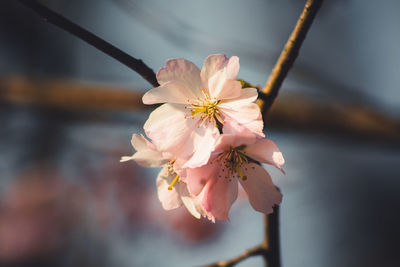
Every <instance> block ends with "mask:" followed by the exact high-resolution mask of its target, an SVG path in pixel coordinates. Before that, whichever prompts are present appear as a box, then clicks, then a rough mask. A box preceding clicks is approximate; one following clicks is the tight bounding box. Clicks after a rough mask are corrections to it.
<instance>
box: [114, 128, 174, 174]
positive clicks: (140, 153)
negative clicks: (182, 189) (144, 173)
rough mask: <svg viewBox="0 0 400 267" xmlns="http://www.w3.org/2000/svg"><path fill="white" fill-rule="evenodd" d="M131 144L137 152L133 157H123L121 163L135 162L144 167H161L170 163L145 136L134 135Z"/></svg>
mask: <svg viewBox="0 0 400 267" xmlns="http://www.w3.org/2000/svg"><path fill="white" fill-rule="evenodd" d="M131 143H132V146H133V148H134V149H135V150H136V152H135V153H134V154H133V155H132V156H124V157H122V158H121V160H120V161H121V162H125V161H128V160H134V161H136V163H137V164H139V165H141V166H144V167H159V166H162V165H164V164H165V163H167V162H168V161H169V159H167V158H165V157H164V156H163V155H162V153H161V152H160V151H158V150H156V148H155V146H154V145H153V144H152V143H150V142H149V141H147V140H146V138H144V137H143V136H140V135H137V134H133V135H132V140H131Z"/></svg>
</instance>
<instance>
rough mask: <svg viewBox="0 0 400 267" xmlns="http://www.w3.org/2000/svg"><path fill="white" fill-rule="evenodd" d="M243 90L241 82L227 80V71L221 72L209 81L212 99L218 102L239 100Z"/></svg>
mask: <svg viewBox="0 0 400 267" xmlns="http://www.w3.org/2000/svg"><path fill="white" fill-rule="evenodd" d="M241 90H242V84H241V83H240V82H239V81H237V80H231V79H227V78H226V69H224V70H220V71H219V72H217V73H216V74H215V75H214V76H212V77H211V79H210V80H209V81H208V91H209V93H210V97H211V98H215V99H218V100H223V99H235V98H238V97H239V96H240V94H241Z"/></svg>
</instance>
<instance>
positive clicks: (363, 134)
mask: <svg viewBox="0 0 400 267" xmlns="http://www.w3.org/2000/svg"><path fill="white" fill-rule="evenodd" d="M141 97H142V93H141V92H137V91H134V90H132V89H127V88H117V87H115V86H105V85H97V84H90V83H79V82H73V81H65V80H55V79H33V78H28V77H21V76H19V77H18V76H14V77H7V78H0V101H3V102H5V103H8V104H30V105H35V106H39V107H51V108H63V109H67V110H72V111H73V110H77V109H80V110H89V111H90V110H99V111H134V110H143V109H145V108H152V107H151V106H148V105H144V104H143V103H142V101H141ZM267 116H268V118H267V119H268V122H269V124H270V127H275V128H281V129H294V130H296V131H305V132H324V133H329V134H335V135H341V136H344V137H356V138H357V139H358V140H360V139H364V140H369V141H371V140H372V141H380V142H382V141H383V142H391V143H399V142H400V135H399V132H400V120H399V118H391V117H389V116H387V115H385V114H383V113H381V112H378V111H377V110H375V109H373V108H372V107H368V106H365V105H361V104H357V103H351V102H340V101H337V100H329V99H326V100H321V99H320V98H315V99H314V98H312V97H310V96H305V95H298V94H293V93H284V94H282V95H281V96H280V98H279V101H278V102H276V103H275V104H274V105H273V107H272V108H271V109H270V111H269V112H268V114H267ZM326 118H329V119H326Z"/></svg>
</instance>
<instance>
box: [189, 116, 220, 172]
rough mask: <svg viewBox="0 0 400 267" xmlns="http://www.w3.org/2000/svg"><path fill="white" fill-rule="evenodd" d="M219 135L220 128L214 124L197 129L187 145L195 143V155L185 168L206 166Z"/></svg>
mask: <svg viewBox="0 0 400 267" xmlns="http://www.w3.org/2000/svg"><path fill="white" fill-rule="evenodd" d="M219 135H220V134H219V131H218V128H217V127H215V125H214V124H212V123H208V124H207V125H203V126H201V127H199V128H195V129H194V131H193V132H192V135H191V137H190V139H189V140H187V144H188V143H191V142H193V149H194V153H193V155H192V156H191V157H190V159H189V160H188V161H187V162H186V163H185V164H184V165H183V168H196V167H199V166H202V165H204V164H206V163H207V162H208V159H209V158H210V155H211V151H212V150H213V148H214V145H215V142H216V141H217V139H218V137H219Z"/></svg>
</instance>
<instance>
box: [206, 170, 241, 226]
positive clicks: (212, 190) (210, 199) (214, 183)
mask: <svg viewBox="0 0 400 267" xmlns="http://www.w3.org/2000/svg"><path fill="white" fill-rule="evenodd" d="M220 175H221V177H215V178H214V179H212V180H209V182H208V183H207V185H206V187H205V190H206V191H205V193H204V199H203V206H204V208H205V210H206V211H207V212H209V213H211V214H212V215H213V216H214V217H215V218H216V219H218V220H227V219H228V215H229V209H230V207H231V205H232V204H233V202H235V200H236V198H237V195H238V184H237V179H235V178H232V177H229V176H227V178H225V177H224V176H223V175H224V172H222V171H221V174H220Z"/></svg>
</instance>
